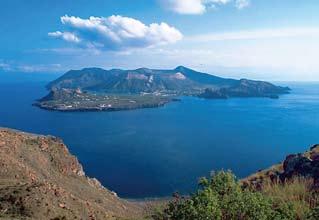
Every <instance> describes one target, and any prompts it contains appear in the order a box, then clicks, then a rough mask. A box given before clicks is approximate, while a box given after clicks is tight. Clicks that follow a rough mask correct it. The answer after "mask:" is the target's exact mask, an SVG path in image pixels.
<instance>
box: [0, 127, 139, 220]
mask: <svg viewBox="0 0 319 220" xmlns="http://www.w3.org/2000/svg"><path fill="white" fill-rule="evenodd" d="M0 164H1V169H0V219H41V220H42V219H56V220H58V219H117V218H125V219H135V218H136V219H137V218H138V219H139V217H140V216H141V215H142V213H143V207H142V206H141V205H139V204H135V203H132V202H128V201H125V200H123V199H120V198H118V197H117V196H116V194H115V193H114V192H111V191H109V190H107V189H105V188H104V187H103V186H101V184H100V183H99V182H98V181H97V180H96V179H91V178H88V177H87V176H85V173H84V172H83V169H82V166H81V165H80V164H79V162H78V160H77V159H76V158H75V157H74V156H72V155H71V154H70V153H69V152H68V149H67V147H66V146H65V145H64V144H63V142H62V141H61V140H60V139H58V138H55V137H51V136H40V135H34V134H28V133H24V132H18V131H14V130H10V129H3V128H2V129H0Z"/></svg>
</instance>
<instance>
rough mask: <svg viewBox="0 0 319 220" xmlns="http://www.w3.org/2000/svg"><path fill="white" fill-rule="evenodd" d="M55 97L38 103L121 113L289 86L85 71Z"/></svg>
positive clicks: (59, 84)
mask: <svg viewBox="0 0 319 220" xmlns="http://www.w3.org/2000/svg"><path fill="white" fill-rule="evenodd" d="M47 89H48V90H49V94H48V95H47V96H45V97H43V98H41V99H39V100H37V101H36V103H34V105H35V106H38V107H40V108H43V109H47V110H57V111H119V110H131V109H137V108H153V107H160V106H164V105H165V104H167V103H169V102H171V101H179V98H178V97H180V96H194V97H199V98H205V99H228V98H232V97H267V98H279V95H282V94H287V93H289V91H290V88H288V87H281V86H276V85H274V84H271V83H269V82H265V81H254V80H249V79H240V80H236V79H229V78H222V77H218V76H215V75H213V74H208V73H202V72H198V71H195V70H192V69H189V68H187V67H184V66H179V67H177V68H175V69H172V70H157V69H147V68H139V69H135V70H122V69H111V70H104V69H101V68H84V69H82V70H71V71H68V72H67V73H65V74H64V75H62V76H61V77H59V78H58V79H56V80H54V81H52V82H50V83H49V84H48V85H47Z"/></svg>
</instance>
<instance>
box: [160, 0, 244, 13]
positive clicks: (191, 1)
mask: <svg viewBox="0 0 319 220" xmlns="http://www.w3.org/2000/svg"><path fill="white" fill-rule="evenodd" d="M160 2H161V4H162V5H163V6H164V7H165V8H167V9H169V10H171V11H174V12H176V13H178V14H203V13H205V12H206V11H207V9H209V8H216V7H217V5H226V4H228V3H234V5H235V7H236V8H238V9H243V8H245V7H248V6H249V5H250V0H160Z"/></svg>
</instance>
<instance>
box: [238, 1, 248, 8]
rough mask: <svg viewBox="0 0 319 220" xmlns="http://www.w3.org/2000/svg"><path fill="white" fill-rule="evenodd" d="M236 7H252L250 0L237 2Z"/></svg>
mask: <svg viewBox="0 0 319 220" xmlns="http://www.w3.org/2000/svg"><path fill="white" fill-rule="evenodd" d="M235 5H236V8H238V9H243V8H246V7H248V6H249V5H250V0H236V2H235Z"/></svg>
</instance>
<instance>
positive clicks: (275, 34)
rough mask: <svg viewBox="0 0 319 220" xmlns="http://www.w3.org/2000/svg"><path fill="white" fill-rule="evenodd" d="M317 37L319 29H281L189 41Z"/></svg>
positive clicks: (211, 36) (190, 38)
mask: <svg viewBox="0 0 319 220" xmlns="http://www.w3.org/2000/svg"><path fill="white" fill-rule="evenodd" d="M302 36H317V37H319V28H312V27H311V28H280V29H260V30H249V31H237V32H225V33H212V34H202V35H197V36H192V37H189V38H188V40H190V41H194V42H211V41H225V40H254V39H267V38H284V37H285V38H287V37H290V38H291V37H302Z"/></svg>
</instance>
